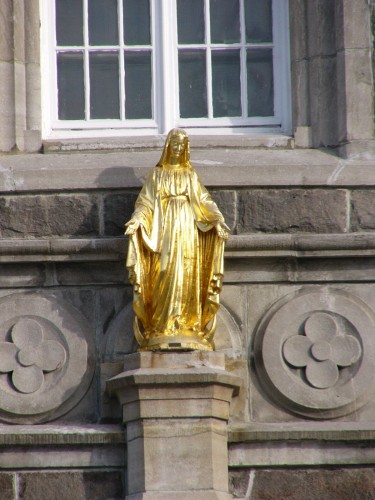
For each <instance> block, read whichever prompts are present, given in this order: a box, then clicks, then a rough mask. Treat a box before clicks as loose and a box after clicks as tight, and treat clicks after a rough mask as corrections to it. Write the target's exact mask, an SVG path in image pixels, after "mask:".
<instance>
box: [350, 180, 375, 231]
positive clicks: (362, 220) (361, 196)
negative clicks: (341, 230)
mask: <svg viewBox="0 0 375 500" xmlns="http://www.w3.org/2000/svg"><path fill="white" fill-rule="evenodd" d="M374 196H375V191H374V190H361V189H359V190H357V191H354V192H353V193H352V198H351V206H352V211H351V230H352V231H372V230H374V229H375V204H374Z"/></svg>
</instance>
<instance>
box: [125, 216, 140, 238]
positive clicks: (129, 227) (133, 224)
mask: <svg viewBox="0 0 375 500" xmlns="http://www.w3.org/2000/svg"><path fill="white" fill-rule="evenodd" d="M125 227H126V231H125V234H127V235H129V236H130V235H131V234H134V233H135V232H136V231H137V229H138V228H139V221H138V220H135V219H131V220H130V221H129V222H127V223H126V224H125Z"/></svg>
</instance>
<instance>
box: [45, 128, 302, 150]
mask: <svg viewBox="0 0 375 500" xmlns="http://www.w3.org/2000/svg"><path fill="white" fill-rule="evenodd" d="M164 141H165V136H162V135H149V136H134V137H131V136H127V137H105V138H103V137H101V138H81V139H55V140H45V141H43V152H44V153H47V154H48V153H82V152H102V151H132V150H146V149H155V148H162V147H163V146H164ZM190 143H191V146H192V147H193V148H255V149H258V148H261V149H293V148H294V139H293V137H291V136H288V135H282V134H252V135H246V134H231V135H195V134H193V133H191V134H190Z"/></svg>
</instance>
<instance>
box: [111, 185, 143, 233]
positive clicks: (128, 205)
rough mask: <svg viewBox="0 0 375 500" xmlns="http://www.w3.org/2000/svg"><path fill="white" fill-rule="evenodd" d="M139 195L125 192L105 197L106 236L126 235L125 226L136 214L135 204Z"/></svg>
mask: <svg viewBox="0 0 375 500" xmlns="http://www.w3.org/2000/svg"><path fill="white" fill-rule="evenodd" d="M137 196H138V193H135V192H129V191H128V192H123V193H121V194H118V193H116V194H108V195H106V196H105V197H104V233H105V235H106V236H121V235H123V234H124V224H125V222H128V221H129V220H130V218H131V215H132V213H133V212H134V204H135V201H136V199H137Z"/></svg>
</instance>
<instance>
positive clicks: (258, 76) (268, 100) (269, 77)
mask: <svg viewBox="0 0 375 500" xmlns="http://www.w3.org/2000/svg"><path fill="white" fill-rule="evenodd" d="M247 98H248V113H249V116H273V115H274V107H273V67H272V49H269V50H268V49H267V50H266V49H265V50H261V49H258V50H248V51H247Z"/></svg>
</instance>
